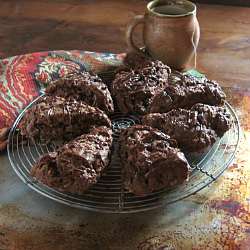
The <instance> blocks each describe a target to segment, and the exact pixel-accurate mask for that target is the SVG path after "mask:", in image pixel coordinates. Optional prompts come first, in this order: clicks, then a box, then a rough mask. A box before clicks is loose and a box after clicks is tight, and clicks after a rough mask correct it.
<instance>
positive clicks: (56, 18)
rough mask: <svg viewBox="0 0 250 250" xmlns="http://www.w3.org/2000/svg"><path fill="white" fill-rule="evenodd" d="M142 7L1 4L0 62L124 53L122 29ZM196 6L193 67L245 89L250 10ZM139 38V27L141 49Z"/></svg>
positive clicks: (131, 0)
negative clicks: (43, 55)
mask: <svg viewBox="0 0 250 250" xmlns="http://www.w3.org/2000/svg"><path fill="white" fill-rule="evenodd" d="M146 4H147V1H143V0H137V1H135V0H128V1H125V0H123V1H112V0H105V1H103V0H102V1H101V0H95V1H91V0H85V1H79V0H72V1H66V0H56V1H49V0H45V1H42V0H38V1H32V0H22V1H14V0H10V1H1V9H0V29H1V33H0V58H5V57H9V56H13V55H17V54H23V53H30V52H37V51H44V50H57V49H64V50H70V49H81V50H89V51H98V52H112V53H120V52H125V51H126V50H127V45H126V43H125V38H124V32H125V29H126V25H127V23H128V22H129V20H130V19H131V18H132V17H133V16H135V15H138V14H143V13H145V10H146ZM197 7H198V11H197V16H198V20H199V23H200V27H201V39H200V43H199V47H198V58H197V68H196V69H197V70H198V71H200V72H202V73H204V74H206V75H207V76H208V77H210V78H213V79H216V80H217V81H220V82H221V84H222V85H227V86H235V87H236V86H239V85H242V87H243V86H245V87H247V86H249V78H250V70H249V68H250V53H249V51H250V29H249V27H250V18H249V17H250V9H249V8H247V7H235V6H223V5H210V4H198V5H197ZM141 36H142V32H141V27H138V28H137V32H136V34H135V36H134V40H135V41H136V43H137V44H139V45H142V38H141ZM192 65H193V62H191V63H190V65H189V67H188V68H192Z"/></svg>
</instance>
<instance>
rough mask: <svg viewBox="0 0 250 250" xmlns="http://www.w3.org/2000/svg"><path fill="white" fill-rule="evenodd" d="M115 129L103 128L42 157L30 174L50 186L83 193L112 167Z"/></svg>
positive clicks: (93, 130)
mask: <svg viewBox="0 0 250 250" xmlns="http://www.w3.org/2000/svg"><path fill="white" fill-rule="evenodd" d="M111 145H112V130H111V129H109V128H107V127H105V126H100V127H97V128H94V129H92V130H91V131H90V133H89V134H84V135H81V136H79V137H77V138H76V139H74V140H73V141H71V142H69V143H68V144H66V145H64V146H62V147H61V148H59V149H57V150H56V151H55V152H50V153H47V154H44V155H42V156H41V157H40V158H39V159H38V160H37V162H36V163H35V165H34V166H33V167H32V168H31V170H30V174H31V175H32V176H34V177H35V178H36V179H38V180H39V181H41V182H42V183H44V184H45V185H47V186H49V187H56V188H58V189H59V190H61V191H69V192H71V193H74V194H79V195H81V194H83V193H84V191H86V190H88V189H89V188H90V187H91V186H92V185H93V184H95V183H96V182H97V181H98V179H99V177H100V174H101V172H102V171H103V170H104V168H105V167H106V166H107V165H108V164H109V161H110V156H111Z"/></svg>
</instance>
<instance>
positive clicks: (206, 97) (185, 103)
mask: <svg viewBox="0 0 250 250" xmlns="http://www.w3.org/2000/svg"><path fill="white" fill-rule="evenodd" d="M173 81H174V84H173ZM169 82H171V83H172V84H169V86H166V88H165V89H164V90H163V91H162V92H160V93H158V94H157V95H156V96H155V97H154V99H153V101H152V103H151V104H150V106H149V107H148V113H166V112H168V111H171V110H172V109H178V108H185V109H189V108H191V107H192V106H193V105H194V104H196V103H204V104H209V105H213V106H222V105H224V103H225V98H226V95H225V93H224V92H223V91H222V89H221V87H220V85H219V84H218V83H217V82H215V81H210V80H208V79H207V78H205V77H202V78H201V77H195V76H190V75H185V76H184V75H182V74H179V75H176V74H175V75H174V76H171V77H170V79H169Z"/></svg>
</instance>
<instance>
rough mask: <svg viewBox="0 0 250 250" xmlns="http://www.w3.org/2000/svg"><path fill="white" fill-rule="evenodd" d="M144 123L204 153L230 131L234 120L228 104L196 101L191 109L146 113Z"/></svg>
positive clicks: (186, 148) (189, 148)
mask: <svg viewBox="0 0 250 250" xmlns="http://www.w3.org/2000/svg"><path fill="white" fill-rule="evenodd" d="M142 123H143V124H145V125H148V126H151V127H154V128H158V129H159V130H161V131H162V132H164V133H166V134H168V135H170V137H171V138H174V139H176V140H177V142H178V145H179V147H180V148H181V149H182V150H188V151H191V152H203V151H205V150H206V148H207V147H208V146H211V145H212V144H213V143H214V142H215V141H216V140H217V138H218V137H222V136H223V135H224V133H225V132H226V131H227V130H229V128H230V126H231V123H232V120H231V115H230V113H229V112H228V110H227V109H226V108H225V107H216V106H210V105H206V104H196V105H194V106H193V107H192V108H191V110H186V109H177V110H172V111H170V112H168V113H162V114H161V113H151V114H148V115H145V116H143V118H142Z"/></svg>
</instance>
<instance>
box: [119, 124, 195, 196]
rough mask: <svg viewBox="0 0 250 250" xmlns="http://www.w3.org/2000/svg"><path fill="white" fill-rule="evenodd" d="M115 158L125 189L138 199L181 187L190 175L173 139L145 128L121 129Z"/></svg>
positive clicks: (182, 155)
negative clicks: (117, 156)
mask: <svg viewBox="0 0 250 250" xmlns="http://www.w3.org/2000/svg"><path fill="white" fill-rule="evenodd" d="M119 155H120V158H121V162H122V167H123V171H124V178H125V187H126V188H127V189H128V190H130V191H131V192H133V193H135V194H136V195H140V196H143V195H147V194H150V193H152V192H154V191H159V190H162V189H169V188H172V187H174V186H176V185H179V184H182V183H184V182H186V181H187V180H188V178H189V174H190V172H191V168H190V166H189V164H188V161H187V160H186V158H185V155H184V154H183V153H182V152H181V150H180V149H179V148H177V143H176V140H174V139H171V138H170V137H169V136H168V135H166V134H164V133H162V132H160V131H159V130H158V129H155V128H151V127H149V126H145V125H133V126H131V127H127V128H123V129H121V134H120V137H119Z"/></svg>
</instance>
